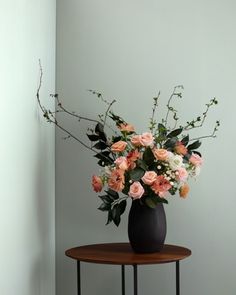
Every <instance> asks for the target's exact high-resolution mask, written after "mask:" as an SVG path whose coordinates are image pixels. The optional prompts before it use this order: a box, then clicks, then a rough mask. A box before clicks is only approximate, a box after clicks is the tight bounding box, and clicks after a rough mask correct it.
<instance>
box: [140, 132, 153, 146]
mask: <svg viewBox="0 0 236 295" xmlns="http://www.w3.org/2000/svg"><path fill="white" fill-rule="evenodd" d="M153 141H154V137H153V135H152V133H150V132H144V133H143V134H142V135H141V141H140V142H141V144H142V145H143V146H150V145H153Z"/></svg>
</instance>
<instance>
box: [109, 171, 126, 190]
mask: <svg viewBox="0 0 236 295" xmlns="http://www.w3.org/2000/svg"><path fill="white" fill-rule="evenodd" d="M124 183H125V176H124V170H121V169H114V170H113V171H112V172H111V175H110V177H109V179H108V186H109V187H110V188H111V189H112V190H113V191H116V192H121V191H122V190H123V189H124V187H125V186H124Z"/></svg>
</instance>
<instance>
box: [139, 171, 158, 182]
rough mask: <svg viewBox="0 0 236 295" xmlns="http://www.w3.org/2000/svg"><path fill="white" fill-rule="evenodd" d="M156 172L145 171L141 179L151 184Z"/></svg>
mask: <svg viewBox="0 0 236 295" xmlns="http://www.w3.org/2000/svg"><path fill="white" fill-rule="evenodd" d="M156 178H157V174H156V172H154V171H146V172H145V174H144V175H143V177H142V181H143V182H144V183H145V184H147V185H152V184H153V182H154V181H155V180H156Z"/></svg>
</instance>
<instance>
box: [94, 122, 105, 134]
mask: <svg viewBox="0 0 236 295" xmlns="http://www.w3.org/2000/svg"><path fill="white" fill-rule="evenodd" d="M102 132H104V131H103V125H102V124H101V123H100V122H99V123H97V125H96V127H95V133H97V134H100V133H102Z"/></svg>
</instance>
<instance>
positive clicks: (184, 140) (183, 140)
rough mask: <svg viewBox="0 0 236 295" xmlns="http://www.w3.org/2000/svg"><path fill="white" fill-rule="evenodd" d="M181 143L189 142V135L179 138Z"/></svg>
mask: <svg viewBox="0 0 236 295" xmlns="http://www.w3.org/2000/svg"><path fill="white" fill-rule="evenodd" d="M181 142H182V144H184V145H187V144H188V142H189V135H187V136H185V137H184V138H183V139H181Z"/></svg>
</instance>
